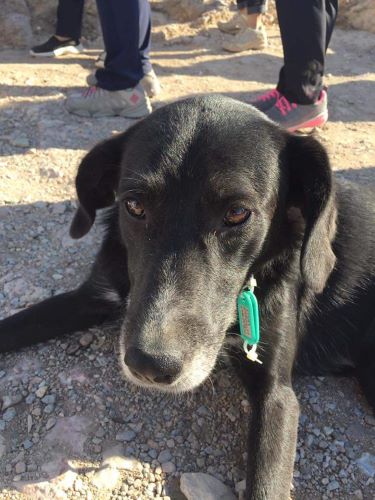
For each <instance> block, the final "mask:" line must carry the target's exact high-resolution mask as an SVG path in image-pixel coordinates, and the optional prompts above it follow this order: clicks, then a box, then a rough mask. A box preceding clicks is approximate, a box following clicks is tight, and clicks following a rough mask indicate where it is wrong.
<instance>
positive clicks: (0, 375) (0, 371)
mask: <svg viewBox="0 0 375 500" xmlns="http://www.w3.org/2000/svg"><path fill="white" fill-rule="evenodd" d="M5 374H6V372H5V371H4V370H0V378H3V377H5Z"/></svg>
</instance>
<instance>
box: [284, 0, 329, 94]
mask: <svg viewBox="0 0 375 500" xmlns="http://www.w3.org/2000/svg"><path fill="white" fill-rule="evenodd" d="M276 8H277V15H278V19H279V26H280V32H281V40H282V44H283V49H284V66H283V67H282V68H281V71H280V75H279V83H278V85H277V89H278V90H279V92H281V93H282V94H283V95H284V96H285V97H286V98H287V99H288V100H289V101H291V102H296V103H298V104H312V103H313V102H315V101H316V100H317V99H318V98H319V95H320V93H321V90H322V88H323V74H324V62H325V54H326V51H327V47H328V44H329V42H330V40H331V36H332V32H333V27H334V25H335V21H336V16H337V8H338V0H276Z"/></svg>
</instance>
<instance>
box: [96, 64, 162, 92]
mask: <svg viewBox="0 0 375 500" xmlns="http://www.w3.org/2000/svg"><path fill="white" fill-rule="evenodd" d="M86 82H87V84H88V85H90V87H93V86H96V85H97V83H98V80H97V79H96V75H95V73H90V74H89V75H87V78H86ZM139 83H140V84H141V85H142V87H143V89H144V91H145V92H146V94H147V95H148V97H155V96H157V95H158V94H160V92H161V85H160V82H159V80H158V77H157V76H156V74H155V71H154V70H153V69H152V70H151V71H150V73H146V74H145V76H144V77H143V78H142V80H141V81H140V82H139Z"/></svg>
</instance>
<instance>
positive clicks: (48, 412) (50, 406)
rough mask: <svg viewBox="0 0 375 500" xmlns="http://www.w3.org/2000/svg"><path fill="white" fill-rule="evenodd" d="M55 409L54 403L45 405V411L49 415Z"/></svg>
mask: <svg viewBox="0 0 375 500" xmlns="http://www.w3.org/2000/svg"><path fill="white" fill-rule="evenodd" d="M54 409H55V407H54V405H52V404H50V405H47V406H45V407H44V410H43V411H44V413H46V414H47V415H49V414H50V413H52V412H53V410H54Z"/></svg>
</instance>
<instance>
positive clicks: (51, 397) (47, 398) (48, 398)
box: [42, 394, 56, 405]
mask: <svg viewBox="0 0 375 500" xmlns="http://www.w3.org/2000/svg"><path fill="white" fill-rule="evenodd" d="M42 402H43V403H44V404H46V405H49V404H55V402H56V396H55V394H49V395H48V396H44V398H42Z"/></svg>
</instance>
